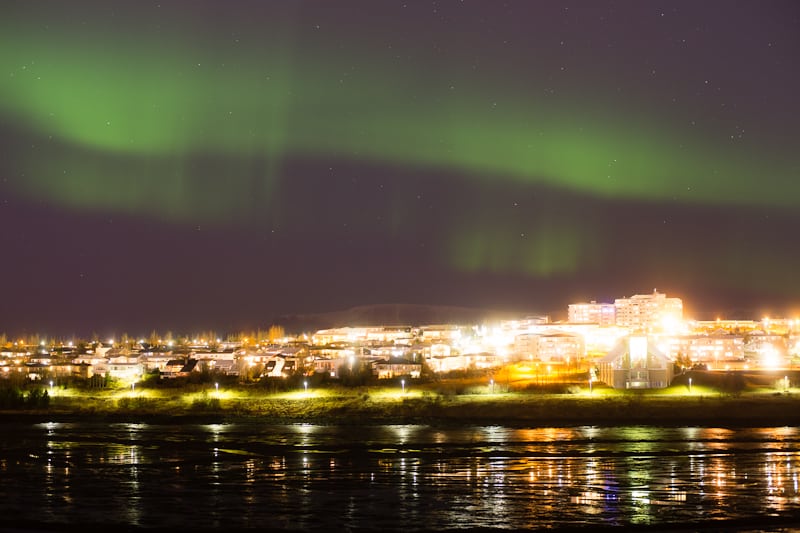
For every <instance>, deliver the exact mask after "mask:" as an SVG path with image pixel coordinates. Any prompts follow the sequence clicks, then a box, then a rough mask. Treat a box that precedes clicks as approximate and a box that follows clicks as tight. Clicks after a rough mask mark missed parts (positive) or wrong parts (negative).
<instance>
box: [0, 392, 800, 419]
mask: <svg viewBox="0 0 800 533" xmlns="http://www.w3.org/2000/svg"><path fill="white" fill-rule="evenodd" d="M0 417H2V418H4V419H6V420H8V419H12V418H16V419H26V420H42V421H44V420H76V419H87V420H109V421H117V420H119V421H163V422H180V421H192V420H196V421H203V420H208V421H211V420H213V421H233V420H241V419H248V420H263V421H264V422H270V423H282V422H314V423H326V424H327V423H339V424H379V423H430V424H473V423H474V424H506V425H629V424H650V425H722V426H762V425H763V426H772V425H800V391H774V390H773V391H754V392H746V393H741V394H736V395H732V394H723V393H719V392H717V391H714V390H710V389H708V388H704V387H694V388H692V390H688V389H687V388H686V387H685V386H676V387H671V388H668V389H662V390H656V391H638V392H632V391H614V390H610V389H594V390H592V391H591V392H590V391H589V390H587V389H575V390H574V391H573V392H572V393H569V394H547V393H542V392H531V391H524V392H508V391H502V392H494V391H493V390H492V389H489V388H488V387H484V388H483V389H481V388H477V389H471V390H470V392H468V393H461V394H453V393H450V392H448V390H447V389H446V388H444V389H443V388H441V387H439V388H432V387H428V388H423V387H415V388H409V389H406V390H405V391H401V390H398V389H396V388H384V387H364V388H358V389H347V388H327V389H320V390H310V391H305V390H303V391H295V392H279V393H270V392H265V391H261V390H252V389H251V390H247V389H244V390H242V389H231V390H214V389H213V388H212V389H202V390H194V391H187V390H181V389H177V390H176V389H171V390H142V391H130V390H125V391H101V392H92V393H87V392H82V391H73V390H56V391H55V392H54V393H53V394H52V395H51V398H50V403H49V405H48V407H47V408H38V409H21V410H19V409H18V410H5V411H2V413H0Z"/></svg>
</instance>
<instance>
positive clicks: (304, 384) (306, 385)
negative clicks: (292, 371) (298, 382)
mask: <svg viewBox="0 0 800 533" xmlns="http://www.w3.org/2000/svg"><path fill="white" fill-rule="evenodd" d="M303 389H305V391H306V392H308V381H304V382H303Z"/></svg>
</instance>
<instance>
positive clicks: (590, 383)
mask: <svg viewBox="0 0 800 533" xmlns="http://www.w3.org/2000/svg"><path fill="white" fill-rule="evenodd" d="M592 383H594V377H593V376H589V394H591V393H592Z"/></svg>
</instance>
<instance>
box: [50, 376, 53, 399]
mask: <svg viewBox="0 0 800 533" xmlns="http://www.w3.org/2000/svg"><path fill="white" fill-rule="evenodd" d="M50 395H51V396H52V395H53V380H52V379H51V380H50Z"/></svg>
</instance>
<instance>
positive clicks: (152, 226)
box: [0, 1, 800, 331]
mask: <svg viewBox="0 0 800 533" xmlns="http://www.w3.org/2000/svg"><path fill="white" fill-rule="evenodd" d="M695 4H696V3H694V2H669V3H666V2H665V3H647V4H643V3H637V2H599V3H598V2H577V3H551V4H543V3H542V4H539V3H531V2H508V3H505V4H503V5H499V4H495V3H489V2H470V1H463V2H457V1H454V2H419V3H415V2H407V3H405V2H236V3H222V2H211V1H207V2H163V3H159V2H77V3H69V4H67V3H63V2H38V1H34V2H22V1H20V2H4V4H3V6H4V7H3V12H4V16H3V17H2V19H0V35H2V38H1V39H2V44H3V46H0V67H1V69H0V74H2V78H1V79H2V80H3V81H2V83H0V117H2V118H1V119H0V139H1V141H2V146H3V153H4V157H3V161H2V162H0V172H2V185H1V188H0V193H2V200H3V203H2V204H0V209H1V210H0V221H2V225H3V228H4V229H3V237H2V241H0V242H2V245H3V250H4V251H5V255H6V258H7V260H6V261H4V263H5V264H4V267H3V270H4V278H5V279H6V280H7V282H6V283H5V284H4V285H5V286H6V288H7V290H6V291H5V292H6V296H5V299H6V300H7V301H10V302H19V303H18V304H16V305H15V306H13V307H14V310H12V308H11V307H7V309H8V311H6V312H4V313H2V314H0V320H2V321H4V322H5V323H6V324H8V328H10V329H14V328H19V327H23V326H24V327H33V326H34V325H39V324H41V325H42V326H47V327H63V328H75V329H78V330H80V331H82V329H81V328H91V327H97V328H107V329H110V330H113V329H114V328H115V327H119V324H122V323H125V324H130V326H129V327H131V328H133V327H141V328H152V327H155V326H156V325H157V324H165V323H167V324H174V326H172V327H176V328H180V327H189V326H193V325H197V327H206V326H210V327H220V328H224V327H237V326H239V325H240V324H244V323H247V324H258V323H261V322H263V321H267V322H268V321H269V319H270V317H272V316H274V315H276V314H283V313H293V312H315V311H323V310H333V309H340V308H343V307H347V306H349V305H356V304H362V303H380V302H408V303H428V304H442V305H469V306H486V307H493V308H503V307H507V308H514V309H526V310H542V311H545V312H549V311H551V310H556V311H558V310H561V308H565V306H566V303H567V302H568V301H570V300H571V299H602V298H608V297H613V296H615V295H616V296H619V295H624V294H632V293H634V292H641V291H647V290H650V289H652V288H653V287H654V286H657V287H659V289H661V290H665V291H667V292H668V293H675V294H677V295H680V296H682V297H683V298H684V299H685V301H686V302H687V304H688V306H689V308H690V309H693V308H696V310H697V311H698V312H720V311H722V312H733V313H735V312H736V311H737V310H741V309H746V310H753V309H758V310H759V311H760V307H759V306H762V305H764V304H767V303H770V304H773V305H775V306H782V307H781V308H782V309H790V308H792V306H795V303H796V302H800V283H799V282H798V281H797V279H796V278H797V275H796V273H795V270H796V265H797V262H798V258H800V252H798V251H797V247H796V246H795V244H794V243H795V242H796V237H795V235H796V233H797V231H798V229H800V211H799V210H798V209H799V208H800V180H799V179H798V178H800V155H799V154H798V137H797V134H796V122H797V117H798V111H799V110H800V105H799V104H798V103H797V99H796V96H795V95H796V94H799V93H800V78H799V77H798V69H797V58H798V52H800V19H799V17H800V10H798V9H797V7H796V6H795V5H794V4H793V3H792V2H769V3H765V4H760V5H755V4H745V3H728V2H708V3H703V4H702V5H695ZM133 295H136V298H134V297H133ZM44 301H48V302H54V303H55V304H56V305H47V304H42V302H44ZM796 307H800V304H798V305H797V306H796ZM64 310H68V311H69V312H68V314H69V316H68V317H66V318H65V317H64V316H63V315H64ZM95 324H97V326H95ZM159 327H163V326H159ZM2 329H4V326H3V324H2V323H0V330H2Z"/></svg>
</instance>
